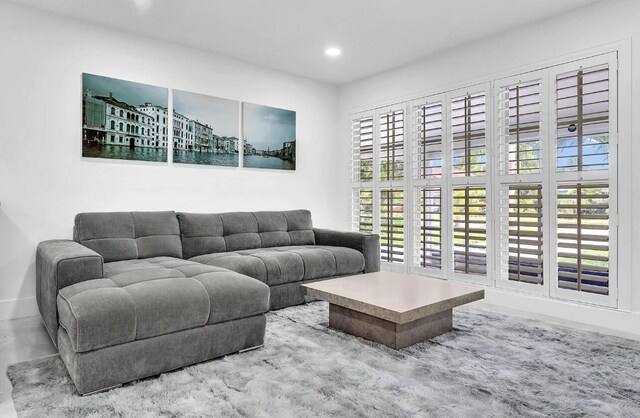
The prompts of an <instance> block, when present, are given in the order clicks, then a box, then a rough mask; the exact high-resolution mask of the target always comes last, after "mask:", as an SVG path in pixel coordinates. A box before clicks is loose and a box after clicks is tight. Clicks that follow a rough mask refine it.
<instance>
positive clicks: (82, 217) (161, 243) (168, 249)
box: [73, 211, 183, 262]
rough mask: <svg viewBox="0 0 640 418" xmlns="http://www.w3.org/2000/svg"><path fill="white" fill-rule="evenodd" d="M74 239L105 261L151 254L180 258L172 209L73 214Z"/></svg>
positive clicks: (153, 255)
mask: <svg viewBox="0 0 640 418" xmlns="http://www.w3.org/2000/svg"><path fill="white" fill-rule="evenodd" d="M73 235H74V241H76V242H79V243H80V244H82V245H84V246H85V247H87V248H90V249H92V250H93V251H95V252H97V253H98V254H100V255H101V256H102V257H103V258H104V261H105V262H110V261H119V260H131V259H136V258H151V257H160V256H167V257H176V258H183V257H182V241H181V239H180V225H179V224H178V220H177V218H176V213H175V212H173V211H165V212H95V213H79V214H78V215H76V219H75V227H74V230H73Z"/></svg>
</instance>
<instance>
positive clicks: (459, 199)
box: [453, 187, 487, 275]
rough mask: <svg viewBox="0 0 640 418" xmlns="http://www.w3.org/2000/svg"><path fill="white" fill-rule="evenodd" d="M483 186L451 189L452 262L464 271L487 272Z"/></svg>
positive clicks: (485, 196) (485, 200) (485, 216)
mask: <svg viewBox="0 0 640 418" xmlns="http://www.w3.org/2000/svg"><path fill="white" fill-rule="evenodd" d="M486 209H487V189H486V188H484V187H455V188H454V189H453V259H454V260H453V261H454V262H453V266H454V271H456V272H460V273H465V274H483V275H484V274H486V273H487V213H486Z"/></svg>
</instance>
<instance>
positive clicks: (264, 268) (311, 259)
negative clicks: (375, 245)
mask: <svg viewBox="0 0 640 418" xmlns="http://www.w3.org/2000/svg"><path fill="white" fill-rule="evenodd" d="M190 261H196V262H198V263H202V264H206V265H208V266H215V267H223V268H225V269H229V270H232V271H235V272H238V273H241V274H244V275H247V276H249V277H253V278H254V279H258V280H260V281H261V282H264V283H266V284H268V285H269V286H274V285H280V284H286V283H293V282H299V281H303V280H313V279H319V278H324V277H333V276H341V275H346V274H358V273H362V271H363V270H364V256H363V255H362V253H361V252H359V251H357V250H354V249H351V248H345V247H333V246H321V245H299V246H285V247H272V248H257V249H253V250H241V251H231V252H224V253H212V254H205V255H200V256H196V257H193V258H191V259H190Z"/></svg>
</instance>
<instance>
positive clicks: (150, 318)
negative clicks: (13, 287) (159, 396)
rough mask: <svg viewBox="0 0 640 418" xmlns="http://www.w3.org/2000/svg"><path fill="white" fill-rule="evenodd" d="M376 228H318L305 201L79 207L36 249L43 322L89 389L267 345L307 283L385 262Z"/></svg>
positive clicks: (78, 381)
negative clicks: (69, 234) (68, 224)
mask: <svg viewBox="0 0 640 418" xmlns="http://www.w3.org/2000/svg"><path fill="white" fill-rule="evenodd" d="M379 245H380V244H379V237H378V236H377V235H374V234H360V233H354V232H338V231H331V230H323V229H317V228H313V225H312V221H311V213H310V212H309V211H306V210H294V211H284V212H230V213H221V214H190V213H177V214H176V213H175V212H105V213H81V214H78V215H77V216H76V219H75V226H74V240H73V241H71V240H53V241H44V242H42V243H40V244H39V245H38V249H37V253H36V276H37V282H36V287H37V289H36V297H37V302H38V307H39V309H40V313H41V315H42V318H43V321H44V324H45V328H46V330H47V332H48V333H49V335H50V336H51V338H52V340H53V343H54V344H55V345H56V346H57V348H58V351H59V353H60V355H61V357H62V359H63V361H64V363H65V365H66V367H67V369H68V371H69V374H70V376H71V379H72V380H73V382H74V384H75V385H76V388H77V390H78V392H79V393H81V394H88V393H92V392H96V391H101V390H104V389H108V388H110V387H113V386H118V385H120V384H122V383H126V382H129V381H132V380H136V379H140V378H144V377H148V376H153V375H157V374H160V373H163V372H166V371H170V370H173V369H177V368H180V367H184V366H187V365H190V364H193V363H197V362H201V361H204V360H209V359H212V358H216V357H220V356H224V355H226V354H230V353H235V352H240V351H244V350H248V349H251V348H255V347H259V346H261V345H262V344H263V342H264V333H265V326H266V318H265V313H266V312H267V311H268V310H269V309H278V308H282V307H286V306H291V305H295V304H300V303H303V302H304V300H305V299H304V292H303V289H302V288H301V286H300V284H301V283H304V282H308V281H312V280H321V279H326V278H331V277H337V276H342V275H352V274H359V273H364V272H372V271H377V270H379V267H380V265H379V251H380V250H379V248H380V247H379Z"/></svg>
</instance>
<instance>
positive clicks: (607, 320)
mask: <svg viewBox="0 0 640 418" xmlns="http://www.w3.org/2000/svg"><path fill="white" fill-rule="evenodd" d="M481 305H484V306H486V307H487V308H488V309H492V307H499V308H501V309H499V310H501V311H503V312H508V313H514V314H517V315H520V316H528V317H532V318H539V319H543V320H545V321H548V322H553V323H557V324H560V325H563V326H569V327H572V328H579V329H584V330H588V331H595V332H600V333H603V334H609V335H615V336H619V337H624V338H630V339H633V340H640V313H638V312H625V311H619V310H615V309H608V308H601V307H597V306H592V305H584V304H578V303H572V302H566V301H561V300H557V299H550V298H542V297H536V296H531V295H526V294H521V293H514V292H510V291H507V290H501V289H496V288H485V299H484V300H483V301H482V303H481ZM494 310H495V309H494Z"/></svg>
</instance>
